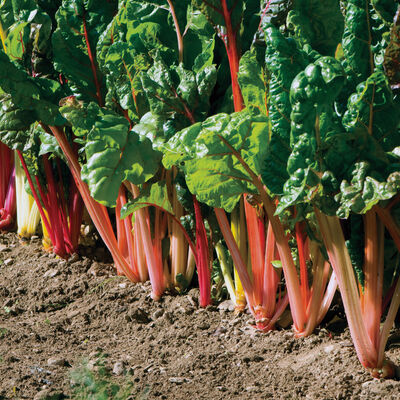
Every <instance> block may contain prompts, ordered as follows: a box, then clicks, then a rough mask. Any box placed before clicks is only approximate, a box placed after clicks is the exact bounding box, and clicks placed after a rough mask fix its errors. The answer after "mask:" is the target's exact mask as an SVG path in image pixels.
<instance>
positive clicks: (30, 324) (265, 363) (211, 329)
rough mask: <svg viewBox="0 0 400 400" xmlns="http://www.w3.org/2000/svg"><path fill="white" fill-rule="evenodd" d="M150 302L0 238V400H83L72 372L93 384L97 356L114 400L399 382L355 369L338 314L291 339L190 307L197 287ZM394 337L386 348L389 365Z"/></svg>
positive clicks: (395, 393)
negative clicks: (122, 392) (122, 391)
mask: <svg viewBox="0 0 400 400" xmlns="http://www.w3.org/2000/svg"><path fill="white" fill-rule="evenodd" d="M149 294H150V286H149V284H137V285H133V284H131V283H129V282H128V281H127V280H126V279H125V278H124V277H119V276H116V275H115V272H114V269H113V267H112V265H111V264H103V263H101V262H98V261H94V260H92V259H90V258H87V257H82V256H81V257H73V258H72V259H71V260H70V261H68V262H66V261H64V260H59V259H57V258H54V256H52V255H51V254H47V253H45V252H43V250H42V248H41V244H40V241H39V240H36V241H31V242H29V243H25V244H23V243H21V242H20V240H19V239H18V237H17V236H16V235H15V234H13V233H7V234H0V399H30V400H32V399H34V400H40V399H42V400H45V399H47V400H50V399H53V400H55V399H74V398H75V399H77V398H82V399H83V398H85V397H78V395H77V394H76V393H77V392H76V390H75V389H76V382H75V387H74V386H73V384H74V378H73V375H74V371H77V370H79V368H80V366H82V365H86V366H87V367H88V368H89V370H88V371H94V372H93V373H94V374H97V373H98V372H99V370H98V364H96V363H98V360H99V357H100V356H101V355H106V356H104V357H103V358H102V360H103V361H102V363H103V364H102V368H104V371H103V372H104V373H105V374H106V376H107V379H108V380H109V382H110V385H116V386H118V387H121V388H122V387H125V386H126V385H128V386H129V391H130V394H129V395H128V397H123V398H124V399H138V400H140V399H174V400H180V399H188V398H191V399H213V400H219V399H221V400H222V399H325V400H328V399H365V400H367V399H368V400H370V399H388V400H389V399H399V398H400V394H399V393H400V381H398V380H386V381H379V380H376V379H372V377H371V376H370V374H369V373H368V372H367V371H365V370H364V369H363V368H362V367H361V365H360V364H359V362H358V359H357V357H356V354H355V351H354V348H353V346H352V343H351V339H350V335H349V332H348V328H347V327H346V325H345V324H344V321H343V319H341V317H340V313H339V314H338V313H334V314H335V317H334V318H333V319H332V320H331V322H330V323H325V324H324V325H322V327H321V328H319V329H318V330H317V331H316V332H315V334H313V335H312V336H310V337H308V338H304V339H296V338H294V336H293V332H292V331H291V330H290V329H280V330H279V331H273V332H269V333H259V332H257V331H256V330H255V329H254V328H253V327H252V322H253V321H252V319H251V316H250V315H249V314H242V315H235V314H234V313H233V312H231V311H230V310H229V308H230V307H229V304H228V303H229V302H223V303H221V304H219V305H215V306H209V307H207V308H206V309H201V308H199V307H198V290H197V289H191V290H190V291H189V293H187V294H185V295H182V296H169V295H165V296H164V297H163V298H162V299H161V301H160V302H157V303H156V302H153V301H152V300H151V298H150V296H149ZM338 315H339V316H338ZM399 337H400V329H397V330H393V331H392V332H391V337H390V339H389V344H388V348H387V356H388V357H389V358H390V359H391V360H392V361H394V362H395V363H396V364H397V365H400V346H399V342H400V340H399ZM84 360H86V361H84ZM85 363H86V364H85ZM397 373H398V375H399V370H397ZM87 398H93V399H94V398H96V399H100V397H87ZM101 398H110V399H112V398H115V399H118V397H116V395H108V397H107V396H106V397H101Z"/></svg>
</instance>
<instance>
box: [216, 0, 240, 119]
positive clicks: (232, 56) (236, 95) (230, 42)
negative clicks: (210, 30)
mask: <svg viewBox="0 0 400 400" xmlns="http://www.w3.org/2000/svg"><path fill="white" fill-rule="evenodd" d="M221 6H222V15H223V17H224V20H225V27H226V41H224V43H225V47H226V52H227V54H228V60H229V69H230V72H231V81H232V94H233V104H234V107H235V111H241V110H243V108H244V101H243V96H242V92H241V90H240V86H239V81H238V79H237V74H238V72H239V52H238V48H237V42H236V34H237V32H236V31H235V30H234V29H233V26H232V19H231V11H229V9H228V4H227V2H226V0H221Z"/></svg>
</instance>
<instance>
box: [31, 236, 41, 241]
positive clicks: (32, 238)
mask: <svg viewBox="0 0 400 400" xmlns="http://www.w3.org/2000/svg"><path fill="white" fill-rule="evenodd" d="M39 239H40V238H39V236H38V235H33V236H31V242H35V241H36V240H39Z"/></svg>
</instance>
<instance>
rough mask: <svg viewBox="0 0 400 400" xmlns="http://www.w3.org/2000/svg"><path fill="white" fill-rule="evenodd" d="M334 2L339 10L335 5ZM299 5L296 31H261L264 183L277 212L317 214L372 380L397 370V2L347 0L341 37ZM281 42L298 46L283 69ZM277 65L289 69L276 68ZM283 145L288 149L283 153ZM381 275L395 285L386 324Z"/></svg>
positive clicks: (292, 21)
mask: <svg viewBox="0 0 400 400" xmlns="http://www.w3.org/2000/svg"><path fill="white" fill-rule="evenodd" d="M296 3H297V2H296ZM299 3H300V2H299ZM328 3H331V6H332V7H338V2H334V1H332V2H328ZM325 6H326V7H325V11H327V10H328V6H327V5H326V4H325ZM295 8H296V7H295ZM295 8H294V9H293V10H291V11H290V12H289V13H288V17H287V29H288V31H289V35H290V36H291V37H285V36H284V35H282V34H281V33H280V32H279V31H278V29H277V27H275V26H273V24H268V23H266V24H265V25H264V27H263V29H264V32H265V35H266V45H267V50H266V54H267V58H266V60H267V62H269V63H270V65H271V64H272V68H271V67H270V70H271V73H272V79H271V84H270V118H271V121H272V122H273V124H272V135H271V142H270V143H271V145H270V149H269V154H268V157H267V164H265V166H264V170H263V173H262V177H263V182H264V183H265V184H266V186H267V187H268V188H269V189H270V190H271V191H273V192H274V193H276V194H279V197H280V200H279V205H278V207H277V213H278V214H282V213H284V212H285V210H290V209H291V208H293V207H298V206H300V205H301V206H302V207H303V209H304V210H307V209H308V211H307V212H311V213H315V216H316V218H317V221H318V227H319V231H320V233H321V236H322V239H323V242H324V244H325V248H326V251H327V254H328V256H329V260H330V263H331V265H332V267H333V270H334V273H335V276H336V279H337V281H338V285H339V288H340V291H341V294H342V298H343V303H344V306H345V310H346V315H347V319H348V322H349V327H350V331H351V334H352V337H353V340H354V343H355V347H356V350H357V354H358V356H359V359H360V361H361V363H362V364H363V365H364V366H365V367H367V368H369V369H370V370H371V371H372V373H373V374H374V375H375V376H385V375H390V374H393V369H392V367H391V366H390V363H389V362H386V361H385V360H384V348H385V343H386V340H387V337H388V333H389V330H390V327H391V325H392V323H393V320H394V317H395V314H396V312H397V310H398V307H399V298H398V295H397V293H398V290H399V286H398V285H397V287H395V286H396V280H395V279H394V278H395V277H394V276H393V275H392V276H391V277H389V278H387V277H386V278H385V279H384V276H385V274H387V273H391V274H393V271H394V270H393V269H388V270H387V272H386V270H385V268H384V262H385V259H384V252H385V246H388V245H390V242H391V240H389V239H388V238H387V237H386V236H387V234H390V235H391V236H392V238H391V239H392V240H393V241H394V242H395V243H398V233H397V232H398V228H397V224H396V222H395V220H394V218H393V217H392V216H391V215H390V209H391V207H393V205H394V203H393V201H394V202H396V200H395V199H396V198H397V194H398V189H399V187H398V173H399V172H398V166H399V163H398V157H397V149H398V146H399V138H400V136H399V124H400V114H399V103H398V95H397V93H396V91H393V90H392V89H395V87H396V67H394V63H393V57H396V56H395V54H396V49H397V46H398V42H397V38H398V36H397V35H396V32H397V31H398V30H397V29H398V28H397V24H398V22H397V17H396V19H394V17H395V13H396V9H397V6H396V5H395V3H394V2H385V1H379V0H377V1H367V0H362V1H361V0H360V1H359V0H349V1H345V2H342V12H343V17H341V15H340V13H338V12H336V14H335V13H333V11H332V10H331V11H330V15H336V16H337V23H336V24H335V26H336V27H339V26H344V29H343V33H342V34H340V32H338V30H335V29H330V28H329V24H330V23H331V22H332V19H331V18H329V19H328V18H323V16H324V12H323V11H322V10H321V11H319V10H318V9H317V8H316V9H315V11H316V13H317V14H318V15H319V16H320V17H321V18H323V19H322V21H324V24H325V25H324V24H322V29H321V27H320V29H318V30H317V29H315V26H314V27H313V23H315V24H316V23H317V20H318V18H312V19H311V20H310V19H308V20H307V18H306V19H305V18H304V17H305V13H304V12H303V11H300V10H298V11H296V10H295ZM307 12H308V11H306V13H307ZM310 21H311V23H310ZM393 21H394V22H393ZM277 40H279V41H280V42H281V43H282V45H281V46H282V47H286V48H289V47H290V48H291V51H290V54H289V53H288V52H286V54H287V56H286V64H287V66H288V67H289V66H290V67H291V68H284V67H283V65H285V64H282V59H281V58H280V54H281V53H280V52H276V46H275V45H274V42H276V41H277ZM339 41H340V43H339ZM288 56H289V57H288ZM275 65H280V66H282V68H280V70H279V71H278V70H276V72H274V70H275ZM274 84H275V85H276V86H275V85H274ZM275 89H276V90H275ZM278 146H279V147H280V148H281V149H285V150H283V151H281V152H280V154H279V155H278V152H277V151H276V149H277V148H278ZM271 166H272V167H271ZM391 199H394V200H393V201H389V200H391ZM304 207H305V208H304ZM355 214H362V215H363V223H362V227H363V229H364V238H361V240H358V242H357V241H355V240H353V239H354V238H355V237H356V236H357V233H356V232H355V231H350V230H349V228H350V222H351V221H352V220H353V219H355V218H356V217H355ZM339 218H346V219H348V220H349V222H347V221H343V222H342V223H341V222H340V221H339ZM353 226H355V225H353ZM384 227H386V229H387V231H386V233H385V230H384ZM346 240H347V246H346ZM354 271H357V274H355V272H354ZM357 279H358V283H357ZM384 280H389V281H391V282H392V288H394V287H395V288H394V290H393V291H392V292H391V295H393V300H392V303H391V305H390V307H389V309H388V312H387V316H386V321H385V323H384V325H383V327H382V328H380V323H381V318H382V315H383V311H384V309H383V308H382V298H383V282H384ZM386 298H387V297H386Z"/></svg>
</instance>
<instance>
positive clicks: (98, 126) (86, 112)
mask: <svg viewBox="0 0 400 400" xmlns="http://www.w3.org/2000/svg"><path fill="white" fill-rule="evenodd" d="M60 111H61V113H62V114H63V115H64V117H65V118H66V119H67V120H68V121H69V122H70V123H71V124H72V126H73V127H74V128H75V129H74V133H75V135H77V136H85V138H86V139H85V140H86V144H85V153H86V159H87V163H86V164H85V165H84V166H83V167H82V171H81V174H82V179H83V180H84V181H85V182H86V183H87V184H88V186H89V189H90V192H91V194H92V196H93V197H94V198H95V199H96V200H97V201H99V202H101V203H102V204H104V205H107V206H115V202H116V199H117V196H118V190H119V187H120V186H121V183H122V182H124V181H125V180H128V181H130V182H132V183H134V184H136V185H138V184H141V183H144V182H146V181H147V180H149V179H150V178H152V177H153V175H154V174H155V173H156V171H157V169H158V166H159V162H160V158H161V156H160V153H158V152H156V151H154V150H153V148H152V146H151V142H150V141H149V140H148V139H147V138H141V137H140V136H139V135H138V134H137V133H136V132H134V131H131V130H130V128H129V122H128V121H127V120H126V119H125V118H124V117H121V116H119V115H117V114H115V113H114V112H112V111H109V110H105V109H102V108H100V107H99V106H98V105H97V104H96V103H90V104H89V105H88V106H87V107H85V108H83V107H82V106H81V105H80V104H76V103H75V104H74V103H73V102H70V103H69V104H66V105H64V106H63V107H62V108H61V109H60Z"/></svg>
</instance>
